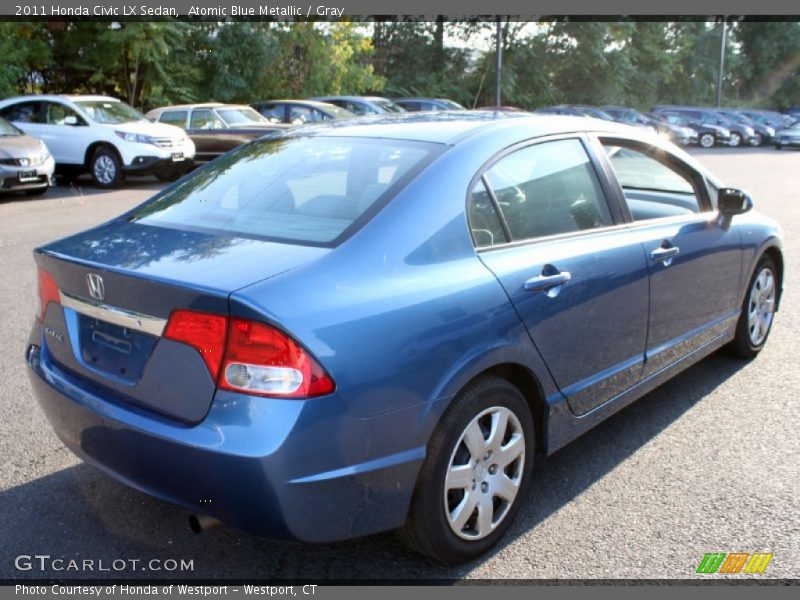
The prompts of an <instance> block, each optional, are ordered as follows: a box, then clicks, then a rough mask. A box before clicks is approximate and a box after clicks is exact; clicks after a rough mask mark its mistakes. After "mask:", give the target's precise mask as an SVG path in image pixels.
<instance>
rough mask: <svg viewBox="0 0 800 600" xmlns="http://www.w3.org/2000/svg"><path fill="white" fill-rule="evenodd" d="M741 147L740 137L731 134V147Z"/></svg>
mask: <svg viewBox="0 0 800 600" xmlns="http://www.w3.org/2000/svg"><path fill="white" fill-rule="evenodd" d="M741 145H742V136H741V135H739V134H738V133H732V134H731V146H732V147H733V148H737V147H739V146H741Z"/></svg>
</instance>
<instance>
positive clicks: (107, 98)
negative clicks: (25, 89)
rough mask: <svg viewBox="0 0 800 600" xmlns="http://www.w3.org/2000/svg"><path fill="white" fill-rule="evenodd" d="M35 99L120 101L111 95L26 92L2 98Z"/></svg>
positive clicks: (10, 99)
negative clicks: (21, 94)
mask: <svg viewBox="0 0 800 600" xmlns="http://www.w3.org/2000/svg"><path fill="white" fill-rule="evenodd" d="M36 100H69V101H70V102H75V101H76V100H90V101H91V100H94V101H106V102H108V101H111V102H121V100H120V99H119V98H114V97H112V96H100V95H96V94H26V95H23V96H12V97H10V98H4V99H3V102H11V101H13V102H21V101H22V102H25V101H36Z"/></svg>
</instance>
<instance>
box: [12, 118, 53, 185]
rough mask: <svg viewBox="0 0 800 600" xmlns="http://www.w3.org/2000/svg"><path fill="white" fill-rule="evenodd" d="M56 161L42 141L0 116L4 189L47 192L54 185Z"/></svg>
mask: <svg viewBox="0 0 800 600" xmlns="http://www.w3.org/2000/svg"><path fill="white" fill-rule="evenodd" d="M54 168H55V162H54V161H53V157H52V156H50V151H49V150H48V149H47V146H46V145H45V143H44V142H43V141H41V140H37V139H34V138H32V137H30V136H28V135H25V132H23V131H22V130H21V129H18V128H17V127H14V126H13V125H12V124H11V123H9V122H8V121H6V120H5V119H3V118H1V117H0V192H24V193H25V194H27V195H28V196H38V195H39V194H44V193H45V192H46V191H47V190H49V189H50V186H51V185H52V184H53V169H54Z"/></svg>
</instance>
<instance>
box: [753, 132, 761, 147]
mask: <svg viewBox="0 0 800 600" xmlns="http://www.w3.org/2000/svg"><path fill="white" fill-rule="evenodd" d="M763 143H764V136H763V135H761V134H760V133H755V134H753V140H752V141H751V142H750V145H751V146H760V145H761V144H763Z"/></svg>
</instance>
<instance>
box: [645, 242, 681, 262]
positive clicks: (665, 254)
mask: <svg viewBox="0 0 800 600" xmlns="http://www.w3.org/2000/svg"><path fill="white" fill-rule="evenodd" d="M680 252H681V249H680V248H678V247H677V246H666V247H664V246H660V247H658V248H656V249H655V250H653V251H652V252H651V253H650V258H652V259H653V260H654V261H656V262H660V263H664V266H665V267H668V266H670V265H671V264H672V259H673V258H675V257H676V256H678V254H680Z"/></svg>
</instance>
